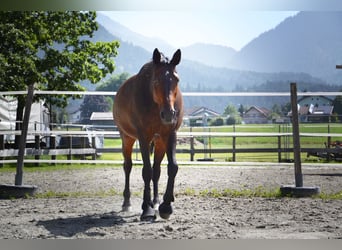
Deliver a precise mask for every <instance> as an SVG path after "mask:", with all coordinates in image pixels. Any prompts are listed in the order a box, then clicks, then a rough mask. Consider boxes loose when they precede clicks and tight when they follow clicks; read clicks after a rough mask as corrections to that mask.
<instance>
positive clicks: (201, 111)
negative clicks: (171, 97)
mask: <svg viewBox="0 0 342 250" xmlns="http://www.w3.org/2000/svg"><path fill="white" fill-rule="evenodd" d="M185 115H186V116H192V117H194V116H198V117H199V116H200V117H202V116H203V115H207V116H220V114H219V113H217V112H216V111H214V110H211V109H209V108H207V107H203V106H202V107H193V108H191V109H188V110H185Z"/></svg>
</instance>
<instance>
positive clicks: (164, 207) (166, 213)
mask: <svg viewBox="0 0 342 250" xmlns="http://www.w3.org/2000/svg"><path fill="white" fill-rule="evenodd" d="M158 210H159V216H160V217H161V218H163V219H164V220H168V219H169V218H170V215H171V214H172V212H173V211H172V206H171V205H170V204H165V203H162V204H160V205H159V209H158Z"/></svg>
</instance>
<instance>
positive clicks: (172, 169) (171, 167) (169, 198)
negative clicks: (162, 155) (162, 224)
mask: <svg viewBox="0 0 342 250" xmlns="http://www.w3.org/2000/svg"><path fill="white" fill-rule="evenodd" d="M166 154H167V160H168V165H167V174H168V180H167V186H166V191H165V194H164V197H163V203H162V204H160V206H159V215H160V217H162V218H163V219H168V218H169V217H170V215H171V214H172V212H173V211H172V206H171V202H173V201H174V200H175V198H174V193H173V189H174V183H175V177H176V175H177V172H178V165H177V162H176V131H173V132H172V133H171V135H170V137H169V140H168V144H167V151H166Z"/></svg>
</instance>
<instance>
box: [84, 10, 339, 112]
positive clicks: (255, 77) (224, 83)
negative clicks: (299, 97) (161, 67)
mask: <svg viewBox="0 0 342 250" xmlns="http://www.w3.org/2000/svg"><path fill="white" fill-rule="evenodd" d="M304 14H305V13H304ZM101 18H102V21H99V23H100V25H99V29H98V31H96V32H95V33H94V37H93V41H112V40H119V41H120V47H119V49H118V52H119V54H118V56H117V57H115V59H114V60H115V64H116V69H115V72H114V74H118V73H121V72H128V73H130V74H136V73H137V72H138V71H139V70H140V68H141V67H142V65H143V64H145V63H146V62H148V61H150V60H151V58H152V51H153V49H154V48H155V47H158V48H164V47H163V46H162V45H160V44H159V42H160V41H159V40H154V39H152V40H149V39H147V40H145V39H146V37H144V36H141V35H139V34H137V33H134V32H132V31H130V30H129V29H127V28H125V27H123V26H122V25H119V24H117V23H116V24H115V21H113V20H111V19H109V18H107V17H106V16H103V15H98V19H99V20H101ZM296 18H297V16H296V17H293V18H290V19H287V20H285V21H284V22H283V23H281V24H280V25H279V26H278V27H276V28H275V29H274V30H277V32H279V34H278V35H277V36H276V37H275V38H273V40H272V41H273V42H275V40H274V39H279V38H277V37H278V36H280V37H283V39H288V40H291V39H289V38H287V37H288V35H284V34H281V33H282V32H285V33H286V32H287V34H289V32H290V33H291V32H293V31H292V30H291V29H292V27H293V26H296V25H295V24H291V25H290V24H286V23H288V22H291V21H293V20H296ZM296 22H297V21H296ZM303 22H304V21H303ZM284 24H286V25H285V26H289V27H290V28H288V29H289V30H285V29H284V28H281V27H282V26H283V25H284ZM115 25H117V26H115ZM280 28H281V29H280ZM110 30H111V31H110ZM274 30H272V31H269V32H266V33H264V34H261V35H260V36H259V37H258V38H256V39H255V40H253V41H252V42H251V43H250V44H248V45H247V46H246V47H245V48H243V49H242V50H241V51H239V52H234V51H231V50H230V52H232V53H231V54H224V53H226V52H227V51H229V48H226V47H223V48H221V47H219V46H212V45H208V44H197V45H194V46H190V47H188V48H182V61H181V63H180V65H179V66H178V67H177V69H178V73H179V75H180V78H181V81H180V86H181V89H182V90H183V91H207V92H210V91H215V92H220V91H253V90H254V91H259V90H260V89H258V86H264V85H263V84H266V83H271V84H268V85H267V86H268V87H267V89H266V90H268V91H280V89H281V90H283V89H285V91H286V89H288V90H289V83H290V82H297V83H299V84H302V83H305V86H306V87H305V90H306V91H313V89H314V87H315V86H318V85H319V86H325V84H326V80H322V79H321V78H319V77H313V76H312V75H310V74H308V73H305V70H300V67H301V64H299V62H298V60H297V59H296V58H295V57H296V55H295V54H292V56H293V58H294V59H293V58H291V60H292V61H293V62H292V63H293V64H295V63H296V65H297V68H286V67H285V66H288V65H286V64H285V62H282V60H285V59H284V58H286V54H287V53H292V52H291V50H292V47H291V46H289V47H287V48H285V47H284V46H283V47H281V48H278V50H281V51H280V52H279V51H273V50H275V49H274V47H277V46H275V45H273V42H272V43H271V42H270V41H268V40H269V39H268V36H271V35H272V36H273V34H272V33H273V32H274ZM121 36H123V37H124V38H125V39H133V40H125V39H123V38H122V37H121ZM130 36H131V37H132V38H129V37H130ZM317 36H319V35H317ZM260 39H261V40H260ZM292 39H293V40H296V43H299V42H300V41H299V40H298V39H297V38H296V37H294V38H292ZM144 40H145V41H147V43H149V44H150V45H149V46H150V47H149V48H153V49H146V48H145V47H143V45H138V44H142V42H141V41H144ZM139 41H140V42H139ZM264 43H265V44H266V45H264ZM144 46H147V45H146V44H145V45H144ZM296 46H299V47H300V48H303V47H305V46H302V45H296ZM256 48H259V49H261V50H262V49H263V50H264V51H263V53H264V56H263V53H261V54H258V51H257V49H256ZM266 48H268V52H267V50H266ZM294 48H296V47H294ZM171 49H172V48H171ZM191 50H193V51H195V52H194V53H191ZM174 51H175V50H174V49H172V50H171V52H167V51H165V50H164V49H162V52H165V54H166V56H169V57H171V56H172V54H173V53H174ZM196 51H197V52H196ZM223 51H225V52H223ZM289 51H290V52H289ZM266 52H267V53H266ZM206 53H209V55H207V56H206V55H205V54H206ZM297 53H298V54H299V55H300V53H299V52H297ZM307 53H309V52H307ZM322 53H323V52H322ZM325 53H326V52H324V54H325ZM196 54H197V55H196ZM273 54H277V55H278V56H277V57H280V55H282V56H283V58H282V59H281V60H280V62H278V61H276V60H275V59H272V58H274V56H273ZM222 55H224V56H222ZM241 55H244V56H241ZM251 55H254V56H251ZM215 56H217V58H216V59H215ZM307 56H310V54H308V55H307ZM187 57H188V58H191V59H193V60H188V59H187ZM229 57H231V63H233V62H234V60H235V63H237V62H242V61H243V60H247V59H250V58H254V60H260V61H258V63H259V64H262V65H263V67H264V68H262V67H261V66H260V69H259V68H258V66H259V65H258V63H255V64H248V60H247V62H245V64H241V65H238V66H239V67H237V66H236V67H235V69H230V68H227V67H217V65H216V64H220V65H222V66H223V65H224V63H225V62H223V59H224V60H225V59H226V58H229ZM277 57H276V58H277ZM246 58H247V59H246ZM262 58H270V59H268V60H266V59H265V60H264V61H262V60H261V59H262ZM204 59H205V61H206V63H208V64H209V65H206V64H204V63H200V62H199V61H203V60H204ZM242 59H243V60H242ZM320 60H321V59H317V60H316V61H317V62H316V63H320V62H319V61H320ZM281 63H283V64H284V65H283V66H277V67H275V66H274V65H273V64H275V65H278V64H279V65H280V64H281ZM210 64H212V65H211V66H210ZM267 65H268V66H267ZM281 67H283V68H281ZM236 68H237V69H236ZM249 68H251V69H249ZM334 69H335V66H334ZM273 71H274V72H273ZM291 71H292V72H291ZM335 71H336V70H335ZM317 72H318V71H317ZM317 72H313V73H316V74H313V75H319V74H317ZM341 73H342V71H341ZM340 79H342V77H341V78H340ZM271 86H272V87H271ZM299 86H300V85H299ZM95 87H96V86H94V85H92V87H89V88H88V89H89V90H92V88H95ZM324 89H325V88H323V87H322V90H324ZM303 90H304V89H303ZM269 100H271V99H270V98H264V97H261V98H257V97H256V98H250V97H248V98H246V97H185V98H184V101H185V106H186V107H193V106H203V105H205V106H206V107H208V108H211V109H213V110H215V111H217V112H223V110H224V108H225V107H226V106H227V104H228V103H233V104H236V105H238V104H243V105H244V106H248V105H260V106H264V107H266V108H271V107H272V105H273V104H274V103H275V102H276V103H278V104H281V103H283V101H282V102H281V103H280V99H277V100H272V101H271V102H270V101H269ZM285 101H288V100H285Z"/></svg>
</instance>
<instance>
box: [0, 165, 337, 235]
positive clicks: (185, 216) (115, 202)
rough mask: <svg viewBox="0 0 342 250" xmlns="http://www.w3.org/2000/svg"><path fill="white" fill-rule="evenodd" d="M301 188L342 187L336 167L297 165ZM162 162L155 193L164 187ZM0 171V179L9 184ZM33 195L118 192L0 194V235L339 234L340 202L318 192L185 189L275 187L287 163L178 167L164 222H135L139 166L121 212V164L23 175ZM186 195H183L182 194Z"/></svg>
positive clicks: (288, 176) (288, 175)
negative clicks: (289, 194)
mask: <svg viewBox="0 0 342 250" xmlns="http://www.w3.org/2000/svg"><path fill="white" fill-rule="evenodd" d="M303 178H304V186H318V187H320V189H321V192H324V193H337V192H340V191H341V190H342V182H341V180H342V165H311V166H310V165H309V166H308V165H305V166H303ZM166 180H167V178H166V169H165V167H163V168H162V175H161V180H160V192H161V195H162V193H163V191H164V190H165V186H166ZM13 182H14V174H13V173H1V174H0V183H1V184H13ZM24 182H25V184H31V185H37V186H38V192H39V193H46V192H48V191H49V190H52V191H54V192H57V193H62V192H86V193H88V194H91V193H93V194H94V193H99V194H100V193H101V192H107V191H108V190H115V191H117V192H118V193H119V194H117V195H111V196H108V195H107V196H105V197H100V195H98V196H94V195H93V196H91V197H87V198H84V197H78V198H44V199H43V198H31V199H17V200H0V238H2V239H3V238H10V239H16V238H25V239H30V238H43V239H44V238H110V239H209V238H214V239H248V238H253V239H255V238H266V239H274V238H275V239H297V238H300V239H330V238H333V239H336V238H339V239H341V238H342V200H322V199H318V198H315V199H314V198H270V199H267V198H247V197H245V198H232V197H219V198H213V197H206V196H203V195H191V194H189V191H194V192H195V193H199V192H200V191H208V190H213V189H215V190H218V191H219V190H224V189H231V190H242V189H252V190H253V189H256V188H260V187H262V188H264V189H266V190H267V189H270V190H272V189H274V188H278V187H280V186H281V185H292V184H294V169H293V166H291V165H277V164H272V165H264V166H262V165H261V166H260V165H259V166H253V165H251V164H246V165H234V166H181V167H180V169H179V172H178V175H177V178H176V186H175V193H176V200H175V203H174V214H173V215H172V216H171V218H170V219H169V220H163V219H161V218H159V217H158V218H157V220H156V221H155V222H141V221H140V219H139V217H140V213H141V210H140V207H141V202H142V198H141V193H142V187H143V182H142V178H141V167H135V168H134V169H133V171H132V175H131V189H132V193H133V197H132V210H131V211H130V212H122V211H121V205H122V201H123V199H122V195H121V192H122V190H123V183H124V179H123V170H122V169H121V168H108V167H107V168H96V169H83V170H63V171H61V170H60V171H51V172H50V171H47V172H35V173H24ZM184 193H187V194H184Z"/></svg>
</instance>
